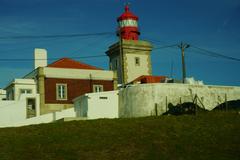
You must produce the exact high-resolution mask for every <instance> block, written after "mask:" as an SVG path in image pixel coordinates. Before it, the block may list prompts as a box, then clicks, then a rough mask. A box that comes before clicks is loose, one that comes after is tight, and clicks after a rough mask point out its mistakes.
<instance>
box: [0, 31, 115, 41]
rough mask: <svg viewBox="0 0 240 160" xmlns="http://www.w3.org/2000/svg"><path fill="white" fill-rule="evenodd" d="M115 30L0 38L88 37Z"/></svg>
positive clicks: (4, 38)
mask: <svg viewBox="0 0 240 160" xmlns="http://www.w3.org/2000/svg"><path fill="white" fill-rule="evenodd" d="M111 34H115V32H99V33H75V34H58V35H57V34H56V35H26V36H5V37H0V39H1V40H6V39H40V38H45V39H46V38H72V37H88V36H102V35H111Z"/></svg>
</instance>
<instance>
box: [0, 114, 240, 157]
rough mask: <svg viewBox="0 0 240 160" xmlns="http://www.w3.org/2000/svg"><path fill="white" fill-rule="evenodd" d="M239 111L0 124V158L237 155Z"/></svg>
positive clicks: (238, 145) (239, 124) (239, 147)
mask: <svg viewBox="0 0 240 160" xmlns="http://www.w3.org/2000/svg"><path fill="white" fill-rule="evenodd" d="M239 158H240V115H238V114H237V113H206V114H200V115H197V116H161V117H146V118H134V119H113V120H108V119H100V120H91V121H73V122H64V123H63V122H58V123H52V124H42V125H35V126H26V127H19V128H5V129H0V159H18V160H19V159H22V160H26V159H57V160H61V159H84V160H87V159H107V160H108V159H109V160H110V159H111V160H112V159H121V160H122V159H134V160H135V159H163V160H164V159H184V160H186V159H189V160H190V159H191V160H192V159H204V160H205V159H211V160H214V159H217V160H224V159H226V160H227V159H231V160H234V159H236V160H237V159H239Z"/></svg>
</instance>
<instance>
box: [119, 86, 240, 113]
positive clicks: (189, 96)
mask: <svg viewBox="0 0 240 160" xmlns="http://www.w3.org/2000/svg"><path fill="white" fill-rule="evenodd" d="M196 95H197V97H198V105H199V106H200V107H205V108H206V109H208V110H212V109H213V108H215V107H216V106H217V105H219V104H221V103H224V102H225V98H226V99H227V101H230V100H237V99H240V87H231V86H207V85H188V84H171V83H166V84H165V83H162V84H139V85H135V86H132V87H128V88H126V89H123V90H121V91H120V92H119V116H120V117H142V116H150V115H153V114H154V112H155V106H157V110H158V114H159V115H161V114H162V113H164V112H166V109H167V106H168V104H169V103H172V104H173V105H176V104H179V103H184V102H193V100H194V97H195V96H196ZM200 101H201V103H202V104H203V105H201V103H200Z"/></svg>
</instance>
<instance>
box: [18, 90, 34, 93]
mask: <svg viewBox="0 0 240 160" xmlns="http://www.w3.org/2000/svg"><path fill="white" fill-rule="evenodd" d="M20 93H21V94H32V90H31V89H20Z"/></svg>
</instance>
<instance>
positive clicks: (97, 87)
mask: <svg viewBox="0 0 240 160" xmlns="http://www.w3.org/2000/svg"><path fill="white" fill-rule="evenodd" d="M102 91H103V85H93V92H102Z"/></svg>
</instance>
